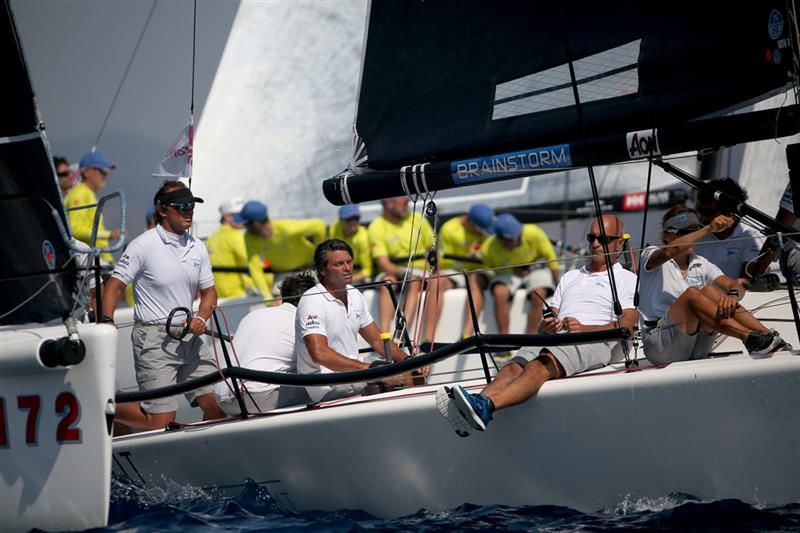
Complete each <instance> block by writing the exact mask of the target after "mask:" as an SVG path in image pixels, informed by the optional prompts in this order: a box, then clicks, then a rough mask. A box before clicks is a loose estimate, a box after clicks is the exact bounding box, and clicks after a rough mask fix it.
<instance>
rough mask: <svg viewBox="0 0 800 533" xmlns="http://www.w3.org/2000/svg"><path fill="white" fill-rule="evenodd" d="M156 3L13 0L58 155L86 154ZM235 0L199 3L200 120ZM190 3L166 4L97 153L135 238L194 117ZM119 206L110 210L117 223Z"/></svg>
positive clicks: (153, 23) (135, 63)
mask: <svg viewBox="0 0 800 533" xmlns="http://www.w3.org/2000/svg"><path fill="white" fill-rule="evenodd" d="M152 5H153V3H152V1H151V0H105V1H100V0H96V1H95V0H12V8H13V10H14V15H15V18H16V23H17V27H18V30H19V33H20V37H21V39H22V45H23V48H24V52H25V56H26V58H27V60H28V67H29V69H30V71H31V77H32V79H33V88H34V91H35V92H36V94H37V96H38V99H39V106H40V110H41V112H42V115H43V118H44V122H45V125H46V128H47V135H48V137H49V140H50V144H51V147H52V150H53V153H54V154H60V155H65V156H66V157H67V158H68V159H69V160H70V162H77V161H78V160H79V159H80V157H81V155H83V154H84V153H85V152H87V151H89V150H90V149H91V147H92V145H93V144H94V142H95V139H96V137H97V135H98V133H99V131H100V127H101V126H102V124H103V119H104V118H105V115H106V113H107V112H108V109H109V106H110V105H111V102H112V100H113V98H114V93H115V92H116V90H117V86H118V85H119V83H120V80H121V79H122V75H123V73H124V72H125V67H126V66H127V64H128V61H129V60H130V58H131V55H132V53H133V50H134V47H135V45H136V41H137V39H138V38H139V34H140V33H141V31H142V28H143V27H144V23H145V20H146V19H147V15H148V13H149V11H150V8H151V6H152ZM237 7H238V2H237V1H232V0H228V1H223V0H200V1H198V2H197V60H196V67H195V95H194V100H195V123H197V122H198V121H199V118H200V115H201V113H202V110H203V104H204V103H205V100H206V97H207V95H208V92H209V89H210V87H211V83H212V81H213V78H214V73H215V72H216V68H217V64H218V63H219V59H220V56H221V55H222V51H223V49H224V47H225V42H226V39H227V37H228V32H229V31H230V27H231V24H232V22H233V19H234V17H235V15H236V9H237ZM192 13H193V2H192V1H191V0H160V1H159V2H158V4H157V5H156V7H155V11H154V12H153V16H152V18H151V20H150V23H149V25H148V27H147V30H146V32H145V34H144V38H143V40H142V44H141V45H140V46H139V50H138V52H137V54H136V57H135V58H134V60H133V63H132V65H131V69H130V72H129V73H128V77H127V79H126V81H125V84H124V85H123V86H122V90H121V91H120V94H119V97H118V98H117V102H116V104H115V106H114V109H113V111H112V113H111V116H110V118H109V121H108V124H107V126H106V128H105V131H104V133H103V135H102V137H101V139H100V142H99V144H98V150H99V151H101V152H102V153H103V154H104V155H105V156H106V157H107V158H108V159H110V160H111V161H113V162H115V163H116V164H117V165H118V168H117V170H116V171H115V172H113V173H112V174H111V177H110V179H109V185H108V189H107V190H108V192H110V191H112V190H117V189H121V190H123V191H124V192H125V194H126V195H127V198H128V207H129V214H128V227H129V235H130V236H131V237H133V236H135V235H136V234H138V233H139V232H140V231H141V230H143V229H144V213H145V210H146V208H147V205H148V204H149V203H150V202H152V197H153V193H154V192H155V190H156V189H157V188H158V184H159V182H158V181H157V180H156V179H155V178H153V177H152V176H151V175H150V174H151V172H152V171H153V169H154V168H155V166H156V165H157V164H158V162H159V161H160V159H161V156H162V155H163V153H164V151H165V150H166V149H167V148H168V146H169V145H170V143H171V142H172V141H173V140H174V139H175V137H177V135H178V134H179V133H180V131H181V130H182V129H183V127H184V126H185V125H186V122H187V120H188V118H189V106H190V101H191V79H192ZM113 211H116V209H115V207H112V206H108V207H107V208H106V213H107V215H106V216H107V219H108V221H109V222H113V220H114V219H116V214H115V213H114V212H113Z"/></svg>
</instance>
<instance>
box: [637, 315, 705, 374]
mask: <svg viewBox="0 0 800 533" xmlns="http://www.w3.org/2000/svg"><path fill="white" fill-rule="evenodd" d="M716 340H717V334H716V333H711V334H709V333H703V332H702V331H700V332H698V333H697V334H696V335H687V334H686V333H684V332H683V331H681V330H680V329H678V327H677V326H676V325H675V321H674V320H672V318H670V316H669V313H666V314H665V315H664V317H663V318H662V319H661V320H659V321H658V325H657V326H656V327H654V328H652V329H650V330H647V331H645V333H644V338H643V339H642V346H643V348H644V355H645V356H646V357H647V359H648V360H649V361H650V362H651V363H653V364H654V365H665V364H667V363H676V362H678V361H689V360H691V359H703V358H705V357H706V356H707V355H708V354H709V352H710V351H711V349H712V348H713V347H714V342H715V341H716Z"/></svg>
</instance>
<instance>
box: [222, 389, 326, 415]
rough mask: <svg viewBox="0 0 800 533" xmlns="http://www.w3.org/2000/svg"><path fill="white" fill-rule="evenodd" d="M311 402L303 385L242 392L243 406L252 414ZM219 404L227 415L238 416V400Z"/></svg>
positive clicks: (228, 400)
mask: <svg viewBox="0 0 800 533" xmlns="http://www.w3.org/2000/svg"><path fill="white" fill-rule="evenodd" d="M308 403H311V398H309V397H308V393H306V389H305V388H303V387H288V386H282V387H278V388H277V389H270V390H268V391H255V392H250V393H245V394H244V406H245V408H246V409H247V412H248V413H250V414H251V415H252V414H257V413H266V412H267V411H272V410H273V409H281V408H283V407H292V406H294V405H304V404H308ZM219 406H220V407H222V410H223V411H225V413H226V414H227V415H228V416H239V415H240V414H241V411H240V410H239V402H237V401H236V398H230V399H227V400H224V401H220V402H219Z"/></svg>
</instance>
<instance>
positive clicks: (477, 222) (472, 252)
mask: <svg viewBox="0 0 800 533" xmlns="http://www.w3.org/2000/svg"><path fill="white" fill-rule="evenodd" d="M493 234H494V210H493V209H492V208H491V207H489V206H488V205H486V204H473V205H472V206H471V207H470V208H469V211H468V212H467V213H466V214H464V215H461V216H457V217H453V218H451V219H450V220H448V221H447V222H445V223H444V224H442V227H441V228H439V245H440V249H441V251H442V254H443V255H444V257H443V258H442V261H441V265H442V268H443V269H444V270H443V272H442V273H443V274H447V275H449V276H450V280H451V281H452V282H453V285H455V286H456V287H459V288H464V287H465V281H464V276H463V275H461V274H460V273H461V272H463V271H464V270H467V271H472V270H479V269H481V268H483V262H482V261H480V260H477V261H465V260H461V259H453V257H459V258H467V257H476V258H478V257H479V256H480V252H481V247H482V246H483V243H484V241H485V240H486V239H487V238H488V237H489V236H490V235H493ZM448 256H450V257H448ZM488 284H489V277H488V276H487V275H486V274H485V273H483V272H470V274H469V285H470V292H471V293H472V300H473V302H474V304H475V312H476V313H480V312H481V310H482V309H483V291H484V290H486V287H487V286H488ZM464 316H465V320H464V330H463V332H464V337H469V336H470V335H472V334H473V333H474V329H473V327H472V315H471V308H470V304H469V302H467V303H466V314H465V315H464Z"/></svg>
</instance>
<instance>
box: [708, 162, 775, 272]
mask: <svg viewBox="0 0 800 533" xmlns="http://www.w3.org/2000/svg"><path fill="white" fill-rule="evenodd" d="M708 184H709V185H710V186H711V187H713V188H714V189H715V190H717V191H720V192H722V193H724V194H726V195H727V196H730V197H731V198H734V199H735V200H736V201H737V202H744V201H746V200H747V192H746V191H745V190H744V189H742V187H741V186H740V185H739V184H738V183H736V182H735V181H733V180H732V179H730V178H725V179H717V180H711V181H710V182H708ZM697 215H698V218H699V219H700V223H701V224H704V225H706V224H710V223H711V222H712V221H713V220H714V219H715V218H716V217H718V216H719V215H726V216H731V212H730V210H728V209H726V208H725V207H724V206H723V205H722V204H720V203H719V202H718V201H717V200H716V199H715V198H714V197H713V195H711V194H709V193H707V192H706V191H702V192H701V193H700V196H699V197H698V205H697ZM764 242H765V239H764V237H763V235H761V234H760V233H759V232H758V231H756V230H755V229H753V228H751V227H749V226H745V225H743V224H741V223H740V222H739V220H737V219H736V218H734V219H733V224H732V225H731V226H730V227H728V228H726V229H724V230H722V231H720V232H717V233H711V234H709V235H706V236H704V237H703V238H702V239H700V240H699V241H698V243H697V254H698V255H701V256H703V257H705V258H706V259H708V261H709V262H710V263H712V264H714V265H716V266H717V267H719V269H720V270H722V273H723V274H725V275H726V276H728V277H729V278H734V279H740V280H741V281H742V282H743V283H746V282H747V281H748V280H752V279H753V278H755V277H757V276H760V275H761V274H763V273H764V271H765V270H767V268H769V265H770V263H771V262H772V257H773V256H774V255H775V254H774V252H775V251H776V249H777V247H774V246H771V245H767V247H766V248H764V249H762V246H764Z"/></svg>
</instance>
